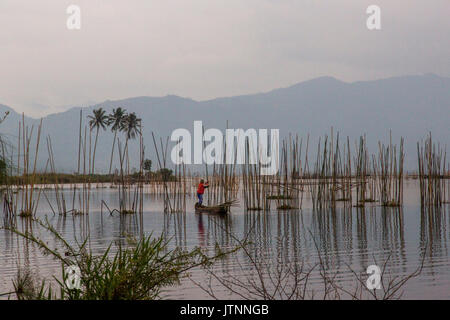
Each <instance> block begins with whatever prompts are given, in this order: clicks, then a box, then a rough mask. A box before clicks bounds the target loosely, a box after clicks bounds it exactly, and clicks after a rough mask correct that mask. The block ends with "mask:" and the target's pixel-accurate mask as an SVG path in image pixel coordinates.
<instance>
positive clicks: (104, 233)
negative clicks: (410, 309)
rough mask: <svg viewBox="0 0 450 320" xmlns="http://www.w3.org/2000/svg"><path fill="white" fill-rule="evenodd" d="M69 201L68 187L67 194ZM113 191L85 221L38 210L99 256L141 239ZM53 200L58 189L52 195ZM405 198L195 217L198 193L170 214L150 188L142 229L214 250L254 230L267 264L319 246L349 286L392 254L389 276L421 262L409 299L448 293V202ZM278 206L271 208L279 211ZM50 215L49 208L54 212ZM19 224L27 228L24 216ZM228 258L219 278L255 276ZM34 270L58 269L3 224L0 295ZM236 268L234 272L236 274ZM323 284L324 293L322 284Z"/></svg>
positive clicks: (314, 279)
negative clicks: (385, 203)
mask: <svg viewBox="0 0 450 320" xmlns="http://www.w3.org/2000/svg"><path fill="white" fill-rule="evenodd" d="M64 192H66V193H67V198H68V199H70V198H71V195H72V192H71V191H69V190H67V191H64ZM116 192H117V189H109V188H103V189H93V190H92V193H91V200H92V205H91V210H90V214H89V217H88V219H87V220H88V223H83V220H84V219H83V218H82V217H80V216H76V217H72V216H71V215H68V216H67V217H65V218H64V217H61V216H58V215H53V214H52V213H51V210H50V209H49V206H48V203H47V201H46V200H45V198H41V201H40V203H39V209H38V216H39V217H44V216H45V215H47V216H48V218H49V220H50V222H51V223H52V224H53V225H54V226H55V227H56V228H57V230H59V231H60V232H61V233H62V234H63V235H64V236H65V237H67V238H68V239H71V240H73V239H74V238H78V239H81V237H82V236H83V235H84V234H87V233H89V234H90V241H89V246H90V247H91V249H92V250H93V251H94V252H98V253H100V252H102V251H103V250H104V249H105V248H106V247H107V246H108V245H109V244H110V242H111V241H122V242H125V241H126V240H125V239H126V238H127V235H130V234H131V235H133V234H134V235H138V234H139V228H138V221H137V219H136V218H134V217H133V216H127V217H120V216H119V215H117V214H115V215H113V216H110V215H109V213H105V212H103V214H101V212H100V202H101V200H105V201H106V202H107V203H108V205H109V207H117V206H118V203H117V202H118V199H117V196H116ZM46 195H47V197H48V198H49V200H50V201H53V200H54V192H53V191H46ZM404 198H405V204H404V207H403V209H402V210H399V209H392V208H391V209H390V208H381V207H379V206H376V205H373V206H371V205H368V206H367V207H366V208H365V209H359V208H358V209H357V208H351V209H344V208H339V207H338V208H337V209H336V210H324V211H321V212H315V211H313V210H312V209H311V208H310V205H309V203H308V201H307V199H306V201H305V202H304V204H303V209H302V210H294V211H276V210H272V211H271V212H269V213H266V214H263V213H245V212H244V210H243V209H242V208H240V207H235V208H232V210H231V211H232V212H231V214H230V215H229V216H228V217H226V218H222V217H218V216H211V215H196V214H195V213H194V212H193V210H192V208H193V204H194V202H195V199H194V198H189V199H188V211H187V212H186V213H185V214H164V213H163V210H162V208H163V204H162V200H161V199H160V198H158V197H155V196H154V195H150V194H147V195H146V196H145V203H144V211H145V212H144V217H143V219H144V231H145V233H146V234H149V233H151V232H153V234H154V235H159V234H161V233H163V232H164V233H165V234H166V235H168V236H170V237H172V240H171V245H172V246H180V247H183V248H186V249H189V248H193V247H195V246H201V247H203V248H205V250H207V251H208V252H209V253H210V254H213V253H214V247H215V244H216V243H218V244H220V245H221V246H222V247H225V248H226V247H231V246H232V245H233V241H232V237H231V236H230V234H232V235H234V236H236V237H237V238H242V237H243V236H244V235H247V234H248V235H249V240H251V245H250V246H249V248H250V250H251V252H252V253H254V254H255V255H257V256H259V257H264V259H267V261H277V263H281V264H283V263H289V262H300V261H304V262H306V263H309V264H314V263H316V262H317V261H318V250H317V248H316V246H315V245H314V241H313V239H315V242H316V244H317V247H318V249H319V252H320V255H321V257H322V259H323V261H324V265H325V267H326V268H327V270H328V271H329V272H331V273H337V277H336V281H338V282H339V284H340V285H343V286H344V287H346V288H352V287H354V286H355V285H356V283H355V281H356V280H355V277H354V275H353V274H352V273H351V271H350V270H349V268H348V266H351V268H352V269H353V270H354V271H356V272H358V273H363V272H365V270H366V268H367V266H369V265H371V264H375V261H377V262H379V264H380V262H381V261H384V260H385V259H386V258H387V257H388V256H389V255H390V260H389V264H388V270H389V273H390V275H392V276H401V275H407V274H410V273H412V272H413V271H414V270H415V269H416V268H417V267H418V266H419V265H420V263H421V261H422V257H423V255H425V258H424V268H423V270H422V272H421V274H420V275H419V276H418V277H416V278H414V279H411V280H410V281H409V282H408V283H407V285H406V286H405V287H404V295H403V298H410V299H450V255H449V246H450V231H449V226H450V214H449V206H448V205H445V206H444V207H443V209H442V210H440V211H435V212H421V210H420V204H419V200H418V185H417V183H416V182H415V181H413V180H409V181H405V194H404ZM275 206H276V205H275V203H274V205H273V206H272V207H275ZM49 212H50V213H49ZM18 225H19V228H23V227H24V226H23V225H22V223H21V219H20V218H19V220H18ZM34 231H35V232H36V233H40V235H41V237H42V238H43V239H45V240H46V241H48V243H49V244H50V246H51V245H52V244H54V243H55V241H54V239H53V237H51V236H49V235H48V234H46V233H42V231H40V230H39V228H34ZM237 259H239V263H237V260H236V259H235V258H229V259H224V260H222V261H220V262H219V263H217V264H216V265H215V266H214V268H215V270H216V272H217V273H218V274H222V272H223V271H224V270H227V272H231V273H233V272H235V274H236V275H239V274H240V273H243V272H244V271H245V272H247V273H252V271H253V272H254V270H252V265H251V264H250V263H249V262H248V259H247V258H246V257H245V256H244V255H243V254H238V255H237ZM18 263H19V264H20V265H26V266H29V267H30V268H31V269H32V270H33V272H35V273H36V274H38V275H39V276H41V277H45V278H51V277H52V276H53V275H56V276H59V275H60V265H59V263H58V262H56V261H54V260H52V259H50V258H49V257H44V256H42V254H41V253H40V252H39V250H38V249H37V248H35V247H34V246H33V245H30V244H26V243H25V242H24V240H23V239H21V238H20V237H18V236H17V235H13V234H11V233H10V232H9V231H5V230H0V293H4V292H9V291H11V288H12V283H11V279H12V278H13V277H14V275H15V274H16V272H17V265H18ZM230 270H231V271H230ZM191 276H192V278H193V279H194V280H195V281H197V282H200V283H207V280H208V279H209V278H208V276H207V275H206V274H205V272H204V270H201V269H196V270H193V271H192V272H191ZM321 283H322V279H321V278H320V277H319V276H318V274H317V273H313V274H312V276H311V278H310V285H311V286H312V287H313V288H314V287H317V288H321ZM213 287H214V291H215V293H216V295H217V296H218V297H220V298H237V296H236V295H233V294H231V293H230V292H229V291H228V290H226V289H224V288H223V287H222V286H218V285H217V284H213ZM318 290H320V289H318ZM164 297H166V298H171V299H197V298H198V299H201V298H208V297H209V296H208V295H207V294H206V293H205V292H203V291H202V290H201V289H200V288H199V287H198V286H196V285H195V284H194V283H193V282H192V281H190V280H184V281H183V282H182V284H181V286H178V287H174V288H168V289H167V290H165V292H164ZM3 298H5V297H3Z"/></svg>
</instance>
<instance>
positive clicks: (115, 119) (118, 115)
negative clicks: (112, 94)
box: [107, 107, 126, 131]
mask: <svg viewBox="0 0 450 320" xmlns="http://www.w3.org/2000/svg"><path fill="white" fill-rule="evenodd" d="M125 117H126V110H125V109H122V108H121V107H119V108H117V109H113V112H112V114H110V115H109V116H108V121H107V125H108V126H111V131H117V130H120V128H121V127H122V125H123V122H124V120H125Z"/></svg>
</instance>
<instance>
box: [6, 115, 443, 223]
mask: <svg viewBox="0 0 450 320" xmlns="http://www.w3.org/2000/svg"><path fill="white" fill-rule="evenodd" d="M41 130H42V121H41V122H40V124H39V126H38V128H37V136H36V143H35V147H34V148H31V143H32V140H33V139H34V137H33V132H34V127H33V126H32V127H31V128H29V127H28V126H27V125H26V124H25V119H24V116H22V120H21V121H20V123H19V135H18V148H17V150H18V151H17V157H16V159H17V160H15V159H13V156H12V153H11V160H10V161H11V163H16V165H15V171H16V174H17V175H21V176H22V177H23V181H24V183H23V186H21V188H22V190H21V192H20V193H19V192H17V189H18V188H19V186H15V188H14V186H12V185H8V187H7V188H6V193H5V195H4V200H5V201H4V211H5V212H6V213H7V216H8V217H9V216H11V217H12V216H16V215H21V216H33V215H34V214H35V212H36V210H37V206H38V202H39V199H40V198H41V193H42V194H43V196H44V197H45V198H46V199H47V202H48V203H49V206H50V208H51V210H52V211H53V213H54V214H59V215H66V214H68V213H72V214H88V213H89V206H90V196H91V192H90V191H91V186H92V184H94V183H95V181H92V179H93V176H94V173H95V172H94V170H95V164H94V159H93V157H92V130H89V128H88V126H84V127H83V115H82V111H80V125H79V144H78V171H77V173H78V174H80V175H81V174H82V177H83V179H84V180H83V181H82V183H73V184H72V186H71V189H72V194H71V195H70V196H69V197H70V198H69V199H66V197H67V193H64V192H62V190H63V188H62V186H61V182H60V181H59V179H58V175H57V168H56V164H55V158H54V152H53V147H52V140H51V138H50V137H47V138H46V142H47V152H48V160H47V164H46V166H45V172H47V170H49V171H50V173H52V174H53V175H52V176H53V177H54V180H53V181H52V186H53V188H52V190H53V191H54V193H55V199H56V201H55V202H51V201H50V200H49V198H48V196H47V194H46V192H45V189H42V188H39V191H38V192H33V191H34V189H35V183H36V180H35V176H36V170H37V158H38V152H39V146H40V137H41ZM138 136H139V169H138V171H137V172H131V171H132V170H131V166H130V156H129V148H128V147H129V140H128V138H127V139H126V141H125V143H123V142H121V141H120V139H118V142H117V149H118V157H119V164H120V167H119V169H118V170H116V173H115V175H114V183H113V184H112V185H111V187H112V188H118V197H119V207H118V208H110V207H109V206H108V204H107V203H106V202H105V201H103V200H102V212H103V207H106V208H107V210H108V211H109V212H110V214H113V213H114V212H118V213H120V214H138V215H139V217H140V221H142V214H143V201H144V189H145V192H146V193H152V194H156V195H158V196H161V197H163V199H164V211H165V212H167V213H183V212H186V207H187V203H188V197H190V196H191V197H195V195H196V189H197V185H198V182H199V180H200V178H199V175H198V173H196V174H193V173H192V172H191V171H190V170H188V168H187V166H186V164H177V165H175V166H172V165H170V164H169V163H168V157H167V154H168V150H169V137H167V139H165V141H164V140H163V138H159V140H158V139H156V137H155V135H154V134H153V133H152V138H153V145H154V148H155V155H156V157H157V160H158V167H159V172H169V173H168V174H167V175H165V174H161V175H160V176H157V175H153V176H152V178H151V179H150V178H148V177H146V175H145V174H144V169H143V168H144V165H143V164H144V159H145V152H144V149H145V148H144V141H143V136H142V134H139V135H138ZM224 142H225V141H224ZM225 143H226V142H225ZM246 143H247V144H246V155H245V157H246V161H244V164H237V163H236V158H237V151H238V150H237V146H235V150H234V155H235V159H234V160H235V161H234V163H233V164H229V163H227V162H226V161H225V160H226V159H227V155H226V152H225V153H224V154H223V161H222V163H223V164H216V163H214V164H212V165H205V168H204V172H203V173H202V177H204V178H205V180H206V181H208V182H209V188H208V189H207V191H206V194H205V202H206V204H207V205H213V206H214V205H218V204H221V203H226V202H232V201H234V199H236V198H237V197H238V193H239V192H241V195H242V199H243V204H244V208H245V210H247V211H259V210H262V211H266V210H270V209H271V203H273V202H275V203H276V208H277V209H280V210H289V209H301V208H302V206H303V203H304V201H305V200H306V199H307V200H309V201H310V202H311V203H312V206H313V208H314V209H318V210H322V209H327V208H335V207H336V205H337V204H338V203H342V205H343V206H345V207H352V206H356V207H364V206H365V205H366V204H367V203H375V202H378V203H380V205H382V206H386V207H400V206H402V204H403V180H404V169H403V168H404V161H405V153H404V139H403V138H401V139H400V143H399V145H395V144H393V141H392V135H390V139H389V143H388V144H384V143H382V142H378V152H377V154H370V153H369V150H368V147H367V141H366V137H365V136H361V137H360V138H359V139H358V140H357V141H355V144H354V147H353V148H352V147H351V143H350V139H349V137H347V138H346V139H345V140H344V141H341V138H340V135H339V133H337V134H335V133H334V132H333V130H331V134H330V136H328V135H325V136H324V138H320V139H319V140H318V143H317V149H316V151H315V154H314V155H313V157H311V155H310V154H309V153H310V149H312V148H310V138H309V135H308V137H307V139H306V143H305V144H304V143H303V139H302V138H300V137H299V136H298V135H296V136H292V135H289V136H288V137H287V138H286V139H284V140H282V142H281V145H280V147H281V148H280V157H279V159H277V160H276V161H277V162H279V163H277V167H278V168H279V170H278V172H277V173H276V174H274V175H263V174H262V165H261V163H260V162H259V161H257V162H256V163H250V161H248V160H249V152H250V147H249V144H248V141H246ZM272 147H273V146H272ZM2 148H4V144H2ZM277 149H278V148H277ZM224 150H228V149H227V148H226V144H225V148H224ZM252 150H253V149H252ZM417 150H418V165H419V170H418V177H419V183H420V198H421V203H422V205H425V204H436V205H442V203H445V202H447V201H448V199H449V195H450V194H449V192H450V190H449V189H450V188H449V181H450V179H448V168H447V167H446V153H445V151H444V149H442V148H441V147H440V145H439V144H438V145H437V146H436V145H435V144H434V143H433V142H432V139H431V134H430V136H429V137H428V138H427V140H426V141H425V142H422V144H420V143H418V144H417ZM33 151H34V153H33ZM258 152H259V150H258ZM94 153H95V146H94ZM3 154H4V158H5V157H6V156H5V151H4V150H3ZM259 156H260V155H257V157H256V156H255V157H256V158H260V157H259ZM310 159H313V160H312V164H310V162H311V161H310ZM225 163H227V164H225ZM168 167H171V168H173V169H174V170H169V169H167V168H168ZM164 170H166V171H164ZM41 190H43V191H42V192H41Z"/></svg>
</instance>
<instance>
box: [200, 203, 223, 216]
mask: <svg viewBox="0 0 450 320" xmlns="http://www.w3.org/2000/svg"><path fill="white" fill-rule="evenodd" d="M229 210H230V205H229V204H228V203H223V204H219V205H217V206H203V205H202V206H201V205H199V204H198V202H197V203H196V204H195V213H210V214H227V213H228V211H229Z"/></svg>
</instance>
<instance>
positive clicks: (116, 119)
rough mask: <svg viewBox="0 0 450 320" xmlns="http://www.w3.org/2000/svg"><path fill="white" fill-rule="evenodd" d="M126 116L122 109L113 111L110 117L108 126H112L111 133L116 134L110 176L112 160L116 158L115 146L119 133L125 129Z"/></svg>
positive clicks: (110, 166)
mask: <svg viewBox="0 0 450 320" xmlns="http://www.w3.org/2000/svg"><path fill="white" fill-rule="evenodd" d="M126 116H127V114H126V110H125V109H122V108H120V107H119V108H117V109H113V112H112V114H110V115H109V116H108V123H107V124H108V126H110V125H111V131H112V132H114V140H113V145H112V149H111V160H110V162H109V174H111V168H112V160H113V156H114V145H115V143H116V138H117V131H120V130H121V128H122V127H123V125H124V121H125V118H126Z"/></svg>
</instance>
